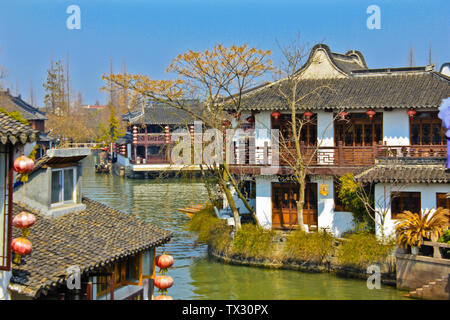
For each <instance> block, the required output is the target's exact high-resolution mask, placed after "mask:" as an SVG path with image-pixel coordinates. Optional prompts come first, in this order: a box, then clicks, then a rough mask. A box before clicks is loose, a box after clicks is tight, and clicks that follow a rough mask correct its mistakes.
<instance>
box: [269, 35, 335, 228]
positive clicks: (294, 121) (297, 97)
mask: <svg viewBox="0 0 450 320" xmlns="http://www.w3.org/2000/svg"><path fill="white" fill-rule="evenodd" d="M280 49H281V52H282V55H283V57H284V63H283V64H282V66H281V68H280V69H279V70H278V73H279V74H281V75H282V79H281V80H279V81H278V84H277V89H278V95H279V96H280V97H281V99H282V101H283V102H284V104H285V105H286V107H287V108H288V110H289V120H288V121H287V123H286V124H287V128H288V130H287V132H283V130H281V132H280V143H279V145H280V160H281V161H282V162H284V165H286V166H288V167H289V168H290V169H291V172H292V174H291V175H292V178H293V180H294V181H295V182H296V183H297V184H298V200H296V205H297V220H298V224H299V228H300V230H303V231H304V230H305V226H304V221H303V212H304V210H303V207H304V205H305V189H306V184H307V182H306V181H307V179H306V177H307V174H308V171H309V168H310V167H311V165H312V164H317V158H318V155H319V154H320V153H321V152H322V151H321V150H320V149H321V147H322V148H323V141H324V139H325V135H326V133H327V130H328V129H329V128H330V126H331V125H332V124H333V122H334V120H335V119H336V118H337V117H338V114H339V112H338V113H337V114H336V115H335V116H334V117H333V119H332V121H331V122H329V123H328V124H327V125H326V127H325V128H324V130H323V132H322V133H321V136H318V137H317V141H313V143H312V144H310V145H309V146H307V147H305V146H304V143H303V141H304V140H305V137H304V136H303V134H302V132H303V129H304V128H305V127H306V126H309V125H314V124H316V121H317V119H316V118H314V117H310V116H309V115H306V116H305V115H303V116H302V115H301V112H304V111H306V110H304V109H303V111H302V108H301V104H302V102H303V101H304V100H305V99H306V98H309V97H310V96H311V95H312V96H314V97H315V98H316V99H317V101H318V102H319V101H320V96H321V94H322V93H323V92H325V91H328V93H330V92H331V93H333V92H335V90H334V89H332V88H330V87H329V86H325V85H321V86H318V87H316V88H315V89H313V90H312V91H310V92H307V93H300V92H301V91H300V89H301V86H302V78H301V76H300V75H299V73H298V70H299V69H300V67H301V66H303V65H304V59H305V57H306V56H307V55H308V52H309V51H310V49H309V48H308V46H307V45H305V44H302V43H301V40H300V36H299V35H297V38H295V39H294V40H292V41H291V42H290V43H289V44H288V45H286V46H280ZM312 63H314V61H313V62H312ZM338 111H339V110H338ZM327 152H328V153H330V150H328V151H325V153H327ZM331 152H333V151H331Z"/></svg>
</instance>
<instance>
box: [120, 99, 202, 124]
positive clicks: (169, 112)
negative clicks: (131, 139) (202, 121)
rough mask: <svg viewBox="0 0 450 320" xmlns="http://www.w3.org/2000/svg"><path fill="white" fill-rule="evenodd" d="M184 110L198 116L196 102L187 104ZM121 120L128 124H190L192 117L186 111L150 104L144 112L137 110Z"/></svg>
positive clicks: (123, 116) (198, 108)
mask: <svg viewBox="0 0 450 320" xmlns="http://www.w3.org/2000/svg"><path fill="white" fill-rule="evenodd" d="M186 108H189V110H193V112H195V113H196V114H199V112H200V111H199V110H201V109H200V107H199V105H198V102H188V104H187V105H186ZM122 118H123V120H125V121H129V123H130V124H160V125H164V124H174V125H176V124H192V123H194V120H195V119H194V117H193V116H192V115H191V114H189V113H188V112H187V111H184V110H181V109H177V108H174V107H171V106H169V105H166V104H162V103H152V104H150V105H149V106H147V107H146V108H144V110H142V109H138V110H135V111H133V112H131V113H128V114H124V115H122Z"/></svg>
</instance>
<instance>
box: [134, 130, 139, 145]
mask: <svg viewBox="0 0 450 320" xmlns="http://www.w3.org/2000/svg"><path fill="white" fill-rule="evenodd" d="M137 132H138V130H137V126H133V144H137V141H138V138H137Z"/></svg>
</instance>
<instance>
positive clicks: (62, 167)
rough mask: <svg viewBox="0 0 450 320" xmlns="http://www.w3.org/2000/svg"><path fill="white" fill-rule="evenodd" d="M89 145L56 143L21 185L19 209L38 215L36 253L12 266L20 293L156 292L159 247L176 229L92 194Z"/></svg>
mask: <svg viewBox="0 0 450 320" xmlns="http://www.w3.org/2000/svg"><path fill="white" fill-rule="evenodd" d="M89 152H90V151H89V149H54V150H50V151H48V152H47V155H46V156H44V157H42V158H41V159H39V160H38V161H37V163H36V165H35V168H34V170H33V172H32V173H31V174H29V180H28V182H27V183H26V184H22V185H20V186H18V187H16V189H15V192H14V196H15V200H14V206H13V212H14V214H18V213H19V212H21V211H27V212H31V213H33V214H34V215H35V216H36V218H37V219H36V223H35V224H34V225H33V227H32V229H31V231H30V235H29V237H28V238H29V240H30V241H31V243H32V245H33V251H32V253H31V254H30V255H28V256H24V257H22V260H23V263H21V264H20V265H17V264H13V265H12V277H11V280H10V283H9V286H8V289H9V291H10V292H11V298H12V299H76V300H82V299H88V300H105V299H108V300H109V299H111V300H123V299H151V297H152V294H153V278H154V277H155V249H156V248H157V247H158V246H160V245H162V244H164V243H166V242H168V241H169V240H170V239H171V237H172V234H171V233H170V232H168V231H165V230H162V229H160V228H158V227H156V226H154V225H152V224H150V223H148V222H145V221H143V220H141V219H139V218H137V217H134V216H131V215H128V214H125V213H123V212H120V211H118V210H115V209H112V208H110V207H108V206H106V205H104V204H101V203H99V202H96V201H94V200H90V199H88V198H85V197H84V196H83V194H82V189H81V179H82V165H81V163H80V160H81V159H83V158H84V157H86V156H87V155H88V154H89ZM14 236H19V230H14ZM77 281H78V282H77ZM68 283H69V284H68ZM77 283H78V284H79V286H78V287H77V286H76V284H77Z"/></svg>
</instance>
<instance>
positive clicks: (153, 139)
mask: <svg viewBox="0 0 450 320" xmlns="http://www.w3.org/2000/svg"><path fill="white" fill-rule="evenodd" d="M137 142H138V144H140V145H143V144H147V145H161V144H165V143H166V136H165V134H164V133H147V134H145V133H139V134H138V135H137Z"/></svg>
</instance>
